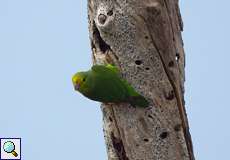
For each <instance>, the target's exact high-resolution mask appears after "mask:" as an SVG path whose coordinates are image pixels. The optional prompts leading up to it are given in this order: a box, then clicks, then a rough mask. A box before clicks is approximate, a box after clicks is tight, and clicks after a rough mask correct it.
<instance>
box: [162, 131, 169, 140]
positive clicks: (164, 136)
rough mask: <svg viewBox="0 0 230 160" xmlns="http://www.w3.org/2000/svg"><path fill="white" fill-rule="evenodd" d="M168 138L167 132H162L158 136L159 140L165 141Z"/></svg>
mask: <svg viewBox="0 0 230 160" xmlns="http://www.w3.org/2000/svg"><path fill="white" fill-rule="evenodd" d="M167 137H168V132H162V133H161V134H160V138H161V139H165V138H167Z"/></svg>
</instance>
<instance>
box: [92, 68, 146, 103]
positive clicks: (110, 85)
mask: <svg viewBox="0 0 230 160" xmlns="http://www.w3.org/2000/svg"><path fill="white" fill-rule="evenodd" d="M91 69H92V71H94V72H96V73H97V74H99V75H100V76H102V77H103V79H104V80H102V79H101V85H102V86H101V87H106V90H107V94H106V97H109V98H110V99H117V100H118V101H119V100H120V101H123V102H125V101H126V102H129V103H131V104H132V105H133V106H139V107H147V106H148V105H149V103H148V101H147V100H146V99H145V98H144V97H143V96H142V95H140V94H139V93H137V92H136V91H135V89H134V88H133V87H132V86H131V85H129V83H128V82H127V81H126V80H125V79H122V78H121V77H120V74H119V70H118V68H117V67H115V66H112V65H107V66H104V65H94V66H93V67H92V68H91ZM97 79H98V78H97ZM99 90H100V89H99ZM98 92H102V90H100V91H98ZM104 94H105V93H104ZM106 97H105V98H106Z"/></svg>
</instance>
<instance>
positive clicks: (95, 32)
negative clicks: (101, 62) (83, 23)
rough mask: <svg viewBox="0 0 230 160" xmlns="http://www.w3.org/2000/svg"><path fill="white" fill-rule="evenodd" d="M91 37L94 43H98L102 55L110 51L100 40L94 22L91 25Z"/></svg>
mask: <svg viewBox="0 0 230 160" xmlns="http://www.w3.org/2000/svg"><path fill="white" fill-rule="evenodd" d="M93 36H94V38H95V42H96V43H98V46H99V49H100V50H101V52H102V53H105V52H106V51H107V50H110V46H109V45H108V44H107V43H106V42H105V41H104V40H103V39H102V38H101V35H100V32H99V30H98V29H97V27H96V24H95V22H94V23H93Z"/></svg>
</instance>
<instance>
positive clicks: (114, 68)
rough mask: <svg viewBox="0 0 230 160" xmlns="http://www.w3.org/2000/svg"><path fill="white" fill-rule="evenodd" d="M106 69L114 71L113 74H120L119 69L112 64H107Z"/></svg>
mask: <svg viewBox="0 0 230 160" xmlns="http://www.w3.org/2000/svg"><path fill="white" fill-rule="evenodd" d="M106 68H108V69H110V70H112V71H113V72H115V73H117V74H119V69H118V68H117V67H116V66H114V65H112V64H107V65H106Z"/></svg>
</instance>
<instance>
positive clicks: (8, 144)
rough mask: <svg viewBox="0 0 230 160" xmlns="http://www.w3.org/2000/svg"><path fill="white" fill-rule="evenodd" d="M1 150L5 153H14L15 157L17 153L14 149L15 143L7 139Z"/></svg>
mask: <svg viewBox="0 0 230 160" xmlns="http://www.w3.org/2000/svg"><path fill="white" fill-rule="evenodd" d="M3 150H4V151H5V152H6V153H11V154H13V155H14V157H17V156H18V154H17V152H16V151H15V145H14V143H13V142H12V141H7V142H5V143H4V144H3Z"/></svg>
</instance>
